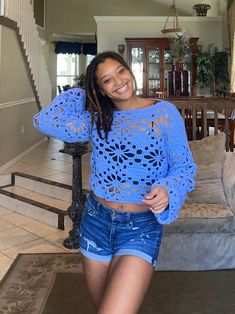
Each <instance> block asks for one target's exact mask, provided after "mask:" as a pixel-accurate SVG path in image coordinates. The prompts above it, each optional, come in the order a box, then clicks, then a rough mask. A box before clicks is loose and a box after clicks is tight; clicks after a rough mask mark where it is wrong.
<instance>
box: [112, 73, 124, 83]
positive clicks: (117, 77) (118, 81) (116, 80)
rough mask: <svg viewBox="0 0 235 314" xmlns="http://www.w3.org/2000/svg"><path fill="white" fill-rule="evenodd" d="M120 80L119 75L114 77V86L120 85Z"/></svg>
mask: <svg viewBox="0 0 235 314" xmlns="http://www.w3.org/2000/svg"><path fill="white" fill-rule="evenodd" d="M122 81H123V80H122V78H121V77H120V76H119V75H116V76H115V78H114V82H115V84H116V85H120V84H121V83H122Z"/></svg>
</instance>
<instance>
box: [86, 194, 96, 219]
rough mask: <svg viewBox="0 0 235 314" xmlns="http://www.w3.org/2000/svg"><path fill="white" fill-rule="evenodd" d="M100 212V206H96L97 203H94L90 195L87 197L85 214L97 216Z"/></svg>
mask: <svg viewBox="0 0 235 314" xmlns="http://www.w3.org/2000/svg"><path fill="white" fill-rule="evenodd" d="M98 212H99V210H98V208H97V207H96V206H95V204H93V203H92V201H91V200H90V198H89V197H88V198H87V199H86V202H85V206H84V210H83V214H84V215H86V214H87V215H89V216H91V217H95V216H97V214H98Z"/></svg>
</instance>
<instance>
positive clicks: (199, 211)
mask: <svg viewBox="0 0 235 314" xmlns="http://www.w3.org/2000/svg"><path fill="white" fill-rule="evenodd" d="M189 143H190V148H191V150H192V153H193V157H194V160H195V162H196V164H197V174H196V186H195V190H194V191H193V192H191V193H190V194H189V195H188V197H187V199H186V203H185V205H184V206H183V208H182V210H181V212H180V215H179V218H178V219H177V220H176V221H175V222H173V223H172V224H170V225H166V226H164V236H163V241H162V246H161V249H160V254H159V258H158V265H157V269H160V270H205V269H224V268H234V267H235V219H234V213H235V153H230V152H225V134H224V133H219V134H217V135H214V136H209V137H206V138H204V139H202V140H197V141H191V142H189Z"/></svg>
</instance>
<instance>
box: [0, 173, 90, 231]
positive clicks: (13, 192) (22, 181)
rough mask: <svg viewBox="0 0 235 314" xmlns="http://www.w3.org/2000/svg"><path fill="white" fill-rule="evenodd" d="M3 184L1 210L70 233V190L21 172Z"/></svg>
mask: <svg viewBox="0 0 235 314" xmlns="http://www.w3.org/2000/svg"><path fill="white" fill-rule="evenodd" d="M9 178H10V180H9ZM2 182H4V183H5V184H4V185H2V186H1V187H0V204H1V206H4V207H6V208H8V209H11V210H13V211H15V212H18V213H20V214H22V215H25V216H27V217H31V218H33V219H35V220H38V221H41V222H43V223H47V224H49V225H52V226H54V227H57V228H59V229H62V230H64V229H71V227H72V221H71V219H70V218H69V216H68V208H69V206H70V205H71V199H72V196H71V195H72V187H71V186H69V185H66V184H62V183H59V182H54V181H50V180H46V179H43V178H39V177H35V176H32V175H28V174H24V173H20V172H14V173H12V174H11V176H10V177H7V180H4V181H3V180H2ZM6 183H7V184H6ZM83 192H84V194H86V193H87V191H83Z"/></svg>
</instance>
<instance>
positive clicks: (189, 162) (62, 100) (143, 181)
mask: <svg viewBox="0 0 235 314" xmlns="http://www.w3.org/2000/svg"><path fill="white" fill-rule="evenodd" d="M84 107H85V94H84V91H83V90H81V89H79V88H74V89H70V90H68V91H67V92H63V93H61V94H60V95H58V96H57V97H56V98H55V99H54V100H53V102H52V104H51V105H50V106H49V107H47V108H45V109H43V110H42V111H41V112H40V113H38V114H37V115H36V116H35V117H34V126H35V127H36V128H37V129H38V130H40V131H41V132H42V133H45V134H47V135H49V136H52V137H56V138H57V139H59V140H62V141H64V142H85V141H92V154H91V174H90V188H91V190H92V191H93V192H94V193H95V194H96V195H97V196H99V197H101V198H104V199H106V200H108V201H115V202H120V203H129V202H131V203H137V204H143V203H142V199H143V198H144V196H145V195H146V194H147V192H148V191H149V190H150V189H151V188H153V187H155V186H158V185H159V186H163V187H165V188H166V189H167V191H168V193H169V199H170V202H169V206H168V207H167V208H166V209H165V210H164V211H163V212H162V213H161V214H159V215H156V217H157V219H158V221H159V222H160V223H162V224H167V223H170V222H172V221H173V220H175V219H176V218H177V216H178V213H179V210H180V208H181V207H182V205H183V203H184V200H185V197H186V194H187V192H189V191H191V190H192V189H193V188H194V175H195V170H196V166H195V164H194V162H193V159H192V155H191V152H190V150H189V147H188V141H187V137H186V133H185V128H184V123H183V120H182V118H181V116H180V114H179V112H178V110H177V109H176V108H175V106H174V105H172V104H171V103H169V102H167V101H161V102H156V103H155V104H154V105H152V106H149V107H145V108H141V109H133V110H121V111H115V112H114V119H113V124H112V128H111V131H110V132H109V135H108V141H107V142H106V141H105V140H102V139H100V138H99V136H98V134H97V129H96V125H95V124H94V126H93V127H92V125H91V115H90V113H89V112H88V111H86V110H85V109H84Z"/></svg>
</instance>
